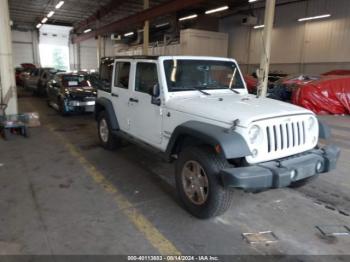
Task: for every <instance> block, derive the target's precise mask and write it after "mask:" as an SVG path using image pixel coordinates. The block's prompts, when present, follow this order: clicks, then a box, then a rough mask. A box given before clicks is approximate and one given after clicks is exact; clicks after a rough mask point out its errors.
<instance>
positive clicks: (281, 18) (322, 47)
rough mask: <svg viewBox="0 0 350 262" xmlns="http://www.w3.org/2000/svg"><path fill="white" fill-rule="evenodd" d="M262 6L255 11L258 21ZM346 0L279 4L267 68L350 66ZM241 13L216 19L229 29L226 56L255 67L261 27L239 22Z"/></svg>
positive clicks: (314, 70) (290, 69) (320, 69)
mask: <svg viewBox="0 0 350 262" xmlns="http://www.w3.org/2000/svg"><path fill="white" fill-rule="evenodd" d="M263 13H264V10H263V9H260V10H257V11H256V15H257V16H258V17H259V21H260V23H262V21H263ZM324 13H330V14H331V15H332V17H331V18H328V19H324V20H315V21H310V22H298V21H297V19H298V18H301V17H306V16H314V15H320V14H324ZM349 14H350V1H349V0H309V1H306V2H299V3H293V4H288V5H284V6H279V7H277V8H276V16H275V17H276V19H275V24H274V30H273V41H272V54H271V55H272V57H271V63H272V64H271V70H279V71H284V72H286V73H299V72H303V73H307V74H319V73H323V72H325V71H328V70H332V69H342V68H350V16H349ZM241 18H242V16H231V17H228V18H225V19H223V20H222V21H221V23H220V31H222V32H227V33H229V56H230V57H234V58H236V59H237V60H238V61H239V63H240V64H241V65H242V69H243V70H244V71H246V72H247V71H248V72H249V73H251V72H252V71H254V70H255V69H256V68H257V65H258V63H259V61H260V54H261V50H262V48H261V47H262V46H263V43H262V32H263V31H262V30H254V29H252V28H251V27H247V26H242V25H241V24H240V21H241Z"/></svg>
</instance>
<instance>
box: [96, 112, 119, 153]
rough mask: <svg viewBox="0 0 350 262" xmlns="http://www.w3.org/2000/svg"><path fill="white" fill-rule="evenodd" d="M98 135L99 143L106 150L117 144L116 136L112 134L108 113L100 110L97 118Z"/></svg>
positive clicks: (113, 147)
mask: <svg viewBox="0 0 350 262" xmlns="http://www.w3.org/2000/svg"><path fill="white" fill-rule="evenodd" d="M97 129H98V137H99V139H100V143H101V145H102V146H103V147H104V148H105V149H108V150H113V149H116V148H117V147H118V145H119V141H118V139H117V137H115V136H114V135H113V134H112V128H111V125H110V121H109V118H108V115H107V114H106V112H105V111H103V112H101V113H100V114H99V116H98V119H97Z"/></svg>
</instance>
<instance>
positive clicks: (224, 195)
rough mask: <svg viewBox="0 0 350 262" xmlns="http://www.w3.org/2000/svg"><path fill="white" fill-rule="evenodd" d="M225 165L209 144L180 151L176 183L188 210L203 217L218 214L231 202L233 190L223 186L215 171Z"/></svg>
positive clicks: (217, 171)
mask: <svg viewBox="0 0 350 262" xmlns="http://www.w3.org/2000/svg"><path fill="white" fill-rule="evenodd" d="M228 166H229V164H228V162H227V160H226V159H223V158H222V157H220V156H218V155H217V154H216V153H215V152H214V151H213V150H212V149H211V148H210V147H187V148H185V149H184V150H183V151H182V152H181V153H180V155H179V159H178V160H177V162H176V167H175V176H176V187H177V192H178V195H179V197H180V200H181V201H182V203H183V204H184V206H185V208H186V209H187V211H188V212H189V213H191V214H192V215H194V216H196V217H198V218H202V219H205V218H210V217H215V216H219V215H221V214H223V213H224V212H225V211H226V210H227V209H228V208H229V207H230V206H231V202H232V199H233V191H232V190H231V189H226V188H224V187H223V185H222V184H221V181H220V178H219V172H220V171H221V170H222V169H223V168H225V167H228Z"/></svg>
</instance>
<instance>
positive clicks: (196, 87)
mask: <svg viewBox="0 0 350 262" xmlns="http://www.w3.org/2000/svg"><path fill="white" fill-rule="evenodd" d="M188 88H190V89H194V90H198V91H199V92H201V93H202V94H204V95H206V96H210V94H209V93H207V92H205V91H203V89H202V88H200V87H198V86H190V87H188Z"/></svg>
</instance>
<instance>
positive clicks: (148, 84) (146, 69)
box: [135, 63, 158, 94]
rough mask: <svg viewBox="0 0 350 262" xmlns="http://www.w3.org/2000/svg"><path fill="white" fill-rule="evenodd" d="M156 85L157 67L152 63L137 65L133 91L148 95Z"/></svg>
mask: <svg viewBox="0 0 350 262" xmlns="http://www.w3.org/2000/svg"><path fill="white" fill-rule="evenodd" d="M156 84H158V74H157V65H156V64H154V63H137V66H136V79H135V91H138V92H142V93H147V94H149V92H150V90H152V89H153V87H154V86H155V85H156Z"/></svg>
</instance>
